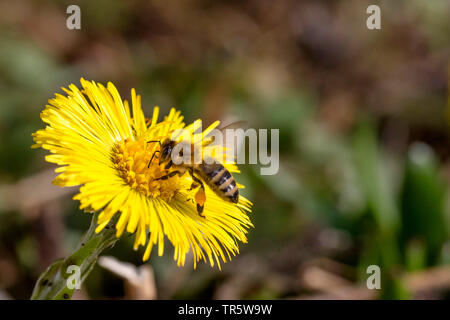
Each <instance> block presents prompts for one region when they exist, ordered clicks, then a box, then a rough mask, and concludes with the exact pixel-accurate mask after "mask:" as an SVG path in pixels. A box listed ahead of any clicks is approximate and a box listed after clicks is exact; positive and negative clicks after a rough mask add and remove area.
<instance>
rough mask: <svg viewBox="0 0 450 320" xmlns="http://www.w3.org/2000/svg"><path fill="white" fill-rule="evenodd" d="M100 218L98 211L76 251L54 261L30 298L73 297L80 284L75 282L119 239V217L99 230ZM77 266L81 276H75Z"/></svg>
mask: <svg viewBox="0 0 450 320" xmlns="http://www.w3.org/2000/svg"><path fill="white" fill-rule="evenodd" d="M97 218H98V214H97V213H96V214H94V215H93V217H92V221H91V225H90V227H89V229H88V231H87V232H86V233H85V234H84V236H83V237H82V239H81V241H80V242H79V244H78V246H77V248H76V249H75V251H74V252H73V253H72V254H71V255H70V256H69V257H67V258H65V259H59V260H57V261H55V262H54V263H53V264H52V265H50V266H49V267H48V268H47V270H45V271H44V272H43V273H42V274H41V275H40V277H39V279H38V281H37V282H36V285H35V287H34V290H33V293H32V295H31V300H69V299H71V298H72V295H73V293H74V291H75V289H76V287H77V286H76V283H74V282H76V281H79V285H81V283H83V282H84V280H85V279H86V278H87V276H88V275H89V273H90V272H91V271H92V269H93V268H94V266H95V264H96V263H97V259H98V257H99V256H100V254H102V252H103V251H105V250H106V249H108V248H111V247H112V246H114V244H115V243H116V242H117V240H118V239H119V238H117V237H116V227H115V224H116V220H117V219H112V220H111V221H110V222H109V223H108V225H107V226H106V227H105V228H104V229H103V230H102V231H100V232H99V233H96V232H95V228H96V227H97ZM71 266H75V267H71ZM76 270H79V273H78V276H79V277H77V276H75V277H72V275H74V274H76V272H77V271H76Z"/></svg>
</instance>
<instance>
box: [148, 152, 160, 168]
mask: <svg viewBox="0 0 450 320" xmlns="http://www.w3.org/2000/svg"><path fill="white" fill-rule="evenodd" d="M156 153H159V150H156V151H155V152H153V155H152V158H151V159H150V161H149V162H148V165H147V168H150V163H152V161H153V158H154V157H155V155H156Z"/></svg>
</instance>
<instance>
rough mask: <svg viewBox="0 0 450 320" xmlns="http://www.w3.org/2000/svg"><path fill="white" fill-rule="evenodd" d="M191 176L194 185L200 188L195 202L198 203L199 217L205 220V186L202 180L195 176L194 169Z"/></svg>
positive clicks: (190, 172) (190, 171)
mask: <svg viewBox="0 0 450 320" xmlns="http://www.w3.org/2000/svg"><path fill="white" fill-rule="evenodd" d="M189 174H190V175H191V177H192V180H194V183H197V185H199V186H200V188H199V189H198V191H197V193H196V194H195V202H196V203H197V212H198V214H199V216H200V217H203V218H205V216H204V215H203V214H202V213H203V208H204V207H205V202H206V193H205V186H204V184H203V182H202V180H200V179H199V178H197V177H196V176H195V175H194V171H193V170H192V169H190V170H189ZM191 188H192V186H191Z"/></svg>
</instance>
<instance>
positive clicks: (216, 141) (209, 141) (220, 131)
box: [203, 121, 248, 158]
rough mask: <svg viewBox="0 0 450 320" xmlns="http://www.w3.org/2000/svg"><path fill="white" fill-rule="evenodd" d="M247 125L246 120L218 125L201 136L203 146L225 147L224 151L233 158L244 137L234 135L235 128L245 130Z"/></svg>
mask: <svg viewBox="0 0 450 320" xmlns="http://www.w3.org/2000/svg"><path fill="white" fill-rule="evenodd" d="M247 127H248V124H247V121H235V122H232V123H230V124H228V125H224V126H219V127H217V128H215V129H213V130H212V131H211V132H209V133H208V134H207V135H206V136H205V137H204V138H203V146H208V147H210V148H222V149H223V147H225V148H226V153H227V154H230V155H231V157H233V158H234V157H235V156H236V155H237V153H238V151H239V150H240V147H241V146H242V144H243V143H244V139H245V136H244V135H236V134H235V130H238V129H241V130H245V129H246V128H247Z"/></svg>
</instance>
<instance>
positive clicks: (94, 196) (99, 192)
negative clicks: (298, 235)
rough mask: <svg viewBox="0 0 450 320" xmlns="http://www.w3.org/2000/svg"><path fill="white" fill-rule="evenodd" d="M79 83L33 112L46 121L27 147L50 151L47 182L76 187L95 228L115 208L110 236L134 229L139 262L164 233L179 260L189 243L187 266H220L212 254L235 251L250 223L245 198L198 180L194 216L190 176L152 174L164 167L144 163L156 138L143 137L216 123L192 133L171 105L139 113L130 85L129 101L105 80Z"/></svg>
mask: <svg viewBox="0 0 450 320" xmlns="http://www.w3.org/2000/svg"><path fill="white" fill-rule="evenodd" d="M81 85H82V89H81V90H80V89H78V88H77V87H76V86H75V85H74V84H71V85H70V86H69V88H68V89H66V88H62V89H63V90H64V91H65V93H66V94H67V95H66V96H65V95H61V94H56V97H55V98H53V99H51V100H49V105H47V106H46V108H45V110H44V111H43V112H42V114H41V119H42V120H43V121H44V122H45V123H46V124H47V127H46V128H45V129H43V130H39V131H37V132H36V133H34V134H33V137H34V141H35V142H36V144H35V145H34V146H33V147H41V148H44V149H46V150H49V151H50V153H51V155H48V156H46V160H47V161H48V162H52V163H55V164H57V165H59V166H60V167H58V168H57V169H56V172H58V173H59V175H58V177H57V178H56V179H55V180H54V181H53V183H54V184H55V185H58V186H61V187H68V186H81V187H80V190H79V193H78V194H77V195H76V196H75V197H74V199H76V200H79V201H80V209H84V210H86V211H90V212H92V211H99V212H100V214H99V216H98V227H97V229H96V232H100V231H101V230H102V229H103V228H104V227H105V226H106V225H107V224H108V222H109V221H110V220H111V219H112V218H113V216H115V215H120V217H119V219H118V222H117V224H116V228H117V232H116V235H117V237H120V236H121V235H122V234H123V233H124V231H127V232H129V233H135V235H136V238H135V242H134V249H135V250H137V249H138V248H139V246H146V249H145V252H144V255H143V260H144V261H145V260H148V259H149V257H150V253H151V251H152V248H153V246H154V245H157V247H158V255H160V256H161V255H162V254H163V251H164V239H165V236H166V237H167V238H168V239H169V241H170V242H171V243H172V244H173V246H174V248H175V250H174V259H175V260H177V262H178V265H179V266H180V265H184V263H185V260H186V255H187V253H188V252H189V251H190V250H191V249H192V254H193V258H194V259H193V260H194V268H195V267H196V265H197V263H198V261H200V260H202V259H203V260H205V261H206V262H207V261H209V263H210V265H211V266H214V264H215V263H217V264H218V266H219V268H220V260H222V261H224V262H226V261H227V260H229V259H231V256H234V255H236V254H237V253H239V247H238V242H239V241H241V242H244V243H245V242H246V241H247V238H246V233H247V229H248V228H249V227H252V223H251V221H250V219H249V217H248V216H247V212H250V210H251V205H252V204H251V202H250V201H249V200H247V199H245V198H244V197H243V196H240V197H239V202H238V203H237V204H234V203H232V202H229V201H226V200H223V199H222V198H220V197H218V196H217V195H216V194H215V193H214V192H213V191H212V190H211V189H209V188H208V187H207V186H206V199H207V200H206V203H205V208H204V211H203V216H204V217H202V216H200V215H199V214H198V213H197V210H196V206H195V204H194V203H193V202H194V201H192V199H193V198H194V196H195V191H194V190H190V189H191V185H192V183H193V181H192V178H191V176H190V175H189V174H184V175H182V176H181V177H180V176H174V177H171V178H170V179H167V180H158V179H157V178H158V177H161V176H164V175H166V174H168V172H169V171H168V170H167V169H165V167H164V166H163V165H160V164H159V162H158V161H157V159H154V160H153V161H151V163H149V162H150V159H151V157H152V155H153V154H154V152H155V151H156V150H157V149H158V148H159V144H156V143H148V141H152V140H158V141H163V140H164V139H166V138H170V137H171V135H172V133H173V132H174V131H175V130H179V129H184V130H185V131H187V132H188V133H189V135H190V136H191V137H192V138H195V137H194V136H195V135H198V134H200V135H201V137H204V136H205V133H207V132H209V131H211V130H212V129H213V128H214V127H216V126H217V125H218V122H215V123H214V124H213V125H212V126H210V127H209V128H207V129H206V130H205V131H204V132H203V133H201V132H200V133H199V132H198V128H199V126H201V121H200V120H197V121H195V122H194V123H192V124H191V125H189V126H185V124H184V123H183V117H182V116H181V115H180V112H179V111H176V110H175V109H172V110H170V113H169V115H168V116H165V117H164V119H163V120H162V121H160V122H158V113H159V109H158V107H155V108H154V109H153V116H152V118H151V119H146V118H145V117H144V114H143V112H142V109H141V97H140V96H139V95H136V92H135V90H134V89H132V90H131V107H130V106H129V104H128V102H127V101H126V100H124V101H122V99H121V97H120V95H119V93H118V91H117V89H116V88H115V86H114V85H113V84H112V83H108V85H107V86H106V87H104V86H103V85H101V84H99V83H95V82H89V81H86V80H84V79H81ZM180 139H181V138H180ZM183 139H185V135H183ZM194 140H195V139H194ZM202 147H203V148H204V149H207V148H209V146H208V145H204V146H202ZM211 148H213V147H212V146H211ZM216 148H217V146H216ZM215 151H217V150H215ZM220 151H224V150H220ZM211 154H216V155H219V154H220V152H211ZM224 166H225V168H226V169H228V170H229V171H230V172H239V171H238V168H237V167H236V165H235V164H234V163H228V164H227V163H225V164H224ZM238 186H239V187H242V186H241V185H238Z"/></svg>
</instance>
